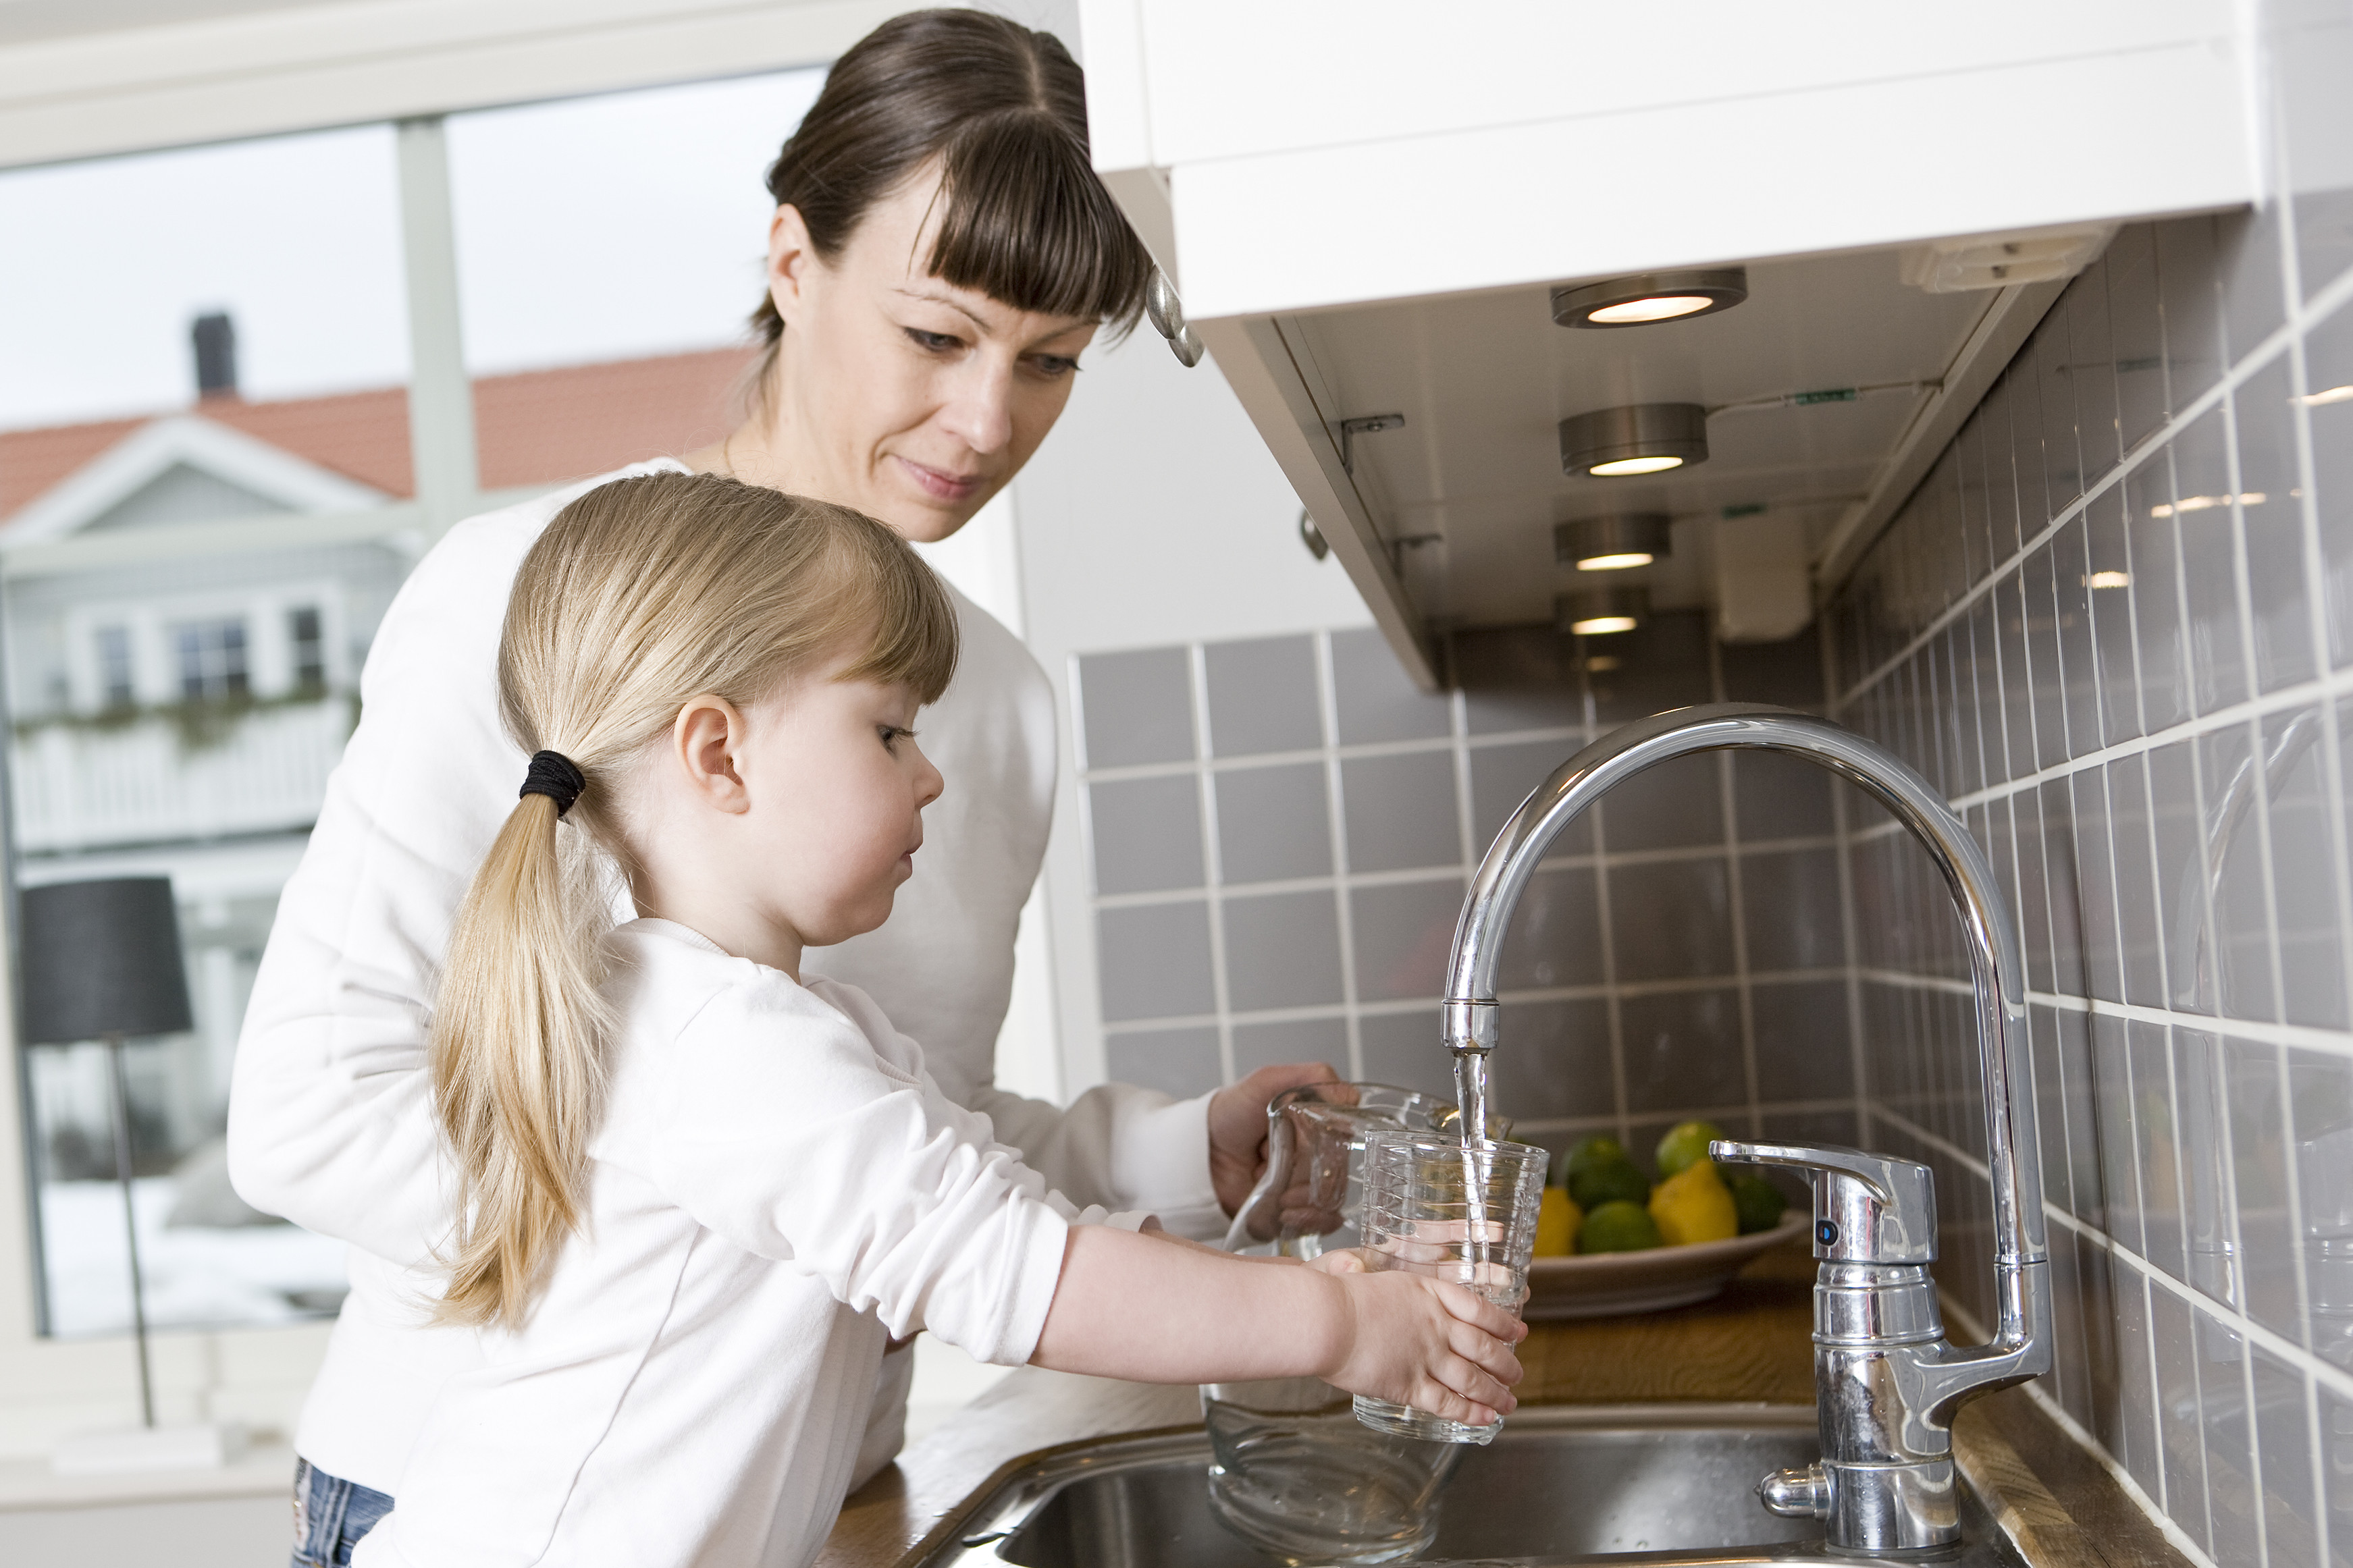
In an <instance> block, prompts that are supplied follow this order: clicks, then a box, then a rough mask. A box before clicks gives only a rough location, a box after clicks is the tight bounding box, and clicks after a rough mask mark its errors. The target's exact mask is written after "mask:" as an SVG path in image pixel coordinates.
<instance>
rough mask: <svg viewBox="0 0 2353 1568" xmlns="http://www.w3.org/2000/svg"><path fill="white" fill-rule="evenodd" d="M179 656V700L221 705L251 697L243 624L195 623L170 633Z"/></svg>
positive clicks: (233, 621)
mask: <svg viewBox="0 0 2353 1568" xmlns="http://www.w3.org/2000/svg"><path fill="white" fill-rule="evenodd" d="M172 641H173V644H174V648H175V650H176V652H177V653H178V656H179V668H180V699H181V700H182V701H185V702H224V701H228V700H233V699H237V698H242V697H249V696H251V695H252V694H253V685H252V681H251V679H250V678H249V676H248V671H247V668H246V662H245V622H244V621H243V620H241V619H238V618H237V617H234V616H232V617H230V618H228V619H227V620H216V621H195V622H193V623H190V624H187V625H184V626H174V628H173V629H172Z"/></svg>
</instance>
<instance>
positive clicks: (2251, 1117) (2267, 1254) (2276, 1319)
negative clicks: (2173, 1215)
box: [2223, 1039, 2304, 1340]
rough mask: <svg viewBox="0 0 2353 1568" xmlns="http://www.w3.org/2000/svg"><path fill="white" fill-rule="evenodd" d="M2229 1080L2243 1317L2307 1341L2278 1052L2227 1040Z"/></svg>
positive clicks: (2284, 1066) (2283, 1064)
mask: <svg viewBox="0 0 2353 1568" xmlns="http://www.w3.org/2000/svg"><path fill="white" fill-rule="evenodd" d="M2223 1050H2224V1055H2225V1058H2226V1065H2227V1070H2228V1075H2229V1083H2228V1089H2229V1094H2230V1120H2231V1154H2232V1178H2233V1179H2232V1196H2233V1197H2234V1198H2235V1199H2236V1200H2237V1205H2238V1214H2237V1216H2236V1218H2237V1224H2238V1237H2239V1257H2240V1264H2241V1268H2242V1271H2243V1273H2244V1276H2245V1282H2246V1300H2245V1306H2246V1310H2247V1314H2248V1315H2249V1316H2250V1317H2252V1318H2253V1319H2254V1320H2255V1321H2257V1322H2259V1323H2263V1324H2265V1325H2266V1326H2268V1327H2270V1328H2273V1329H2276V1330H2278V1331H2280V1332H2281V1333H2283V1334H2284V1335H2286V1336H2287V1337H2288V1338H2289V1339H2291V1340H2301V1339H2303V1338H2304V1300H2303V1298H2302V1296H2301V1294H2300V1293H2299V1292H2298V1291H2297V1289H2296V1266H2297V1264H2298V1263H2299V1262H2300V1261H2301V1260H2300V1259H2299V1258H2297V1257H2296V1251H2297V1242H2296V1237H2295V1231H2294V1229H2293V1228H2292V1227H2291V1226H2290V1225H2289V1222H2288V1175H2287V1162H2288V1152H2287V1141H2288V1123H2287V1104H2286V1100H2284V1096H2283V1093H2282V1084H2283V1082H2284V1079H2285V1078H2286V1076H2287V1064H2286V1062H2285V1060H2284V1052H2283V1051H2282V1050H2281V1048H2280V1047H2277V1046H2263V1045H2255V1044H2253V1043H2251V1042H2249V1041H2246V1040H2235V1039H2234V1040H2229V1041H2226V1042H2224V1046H2223Z"/></svg>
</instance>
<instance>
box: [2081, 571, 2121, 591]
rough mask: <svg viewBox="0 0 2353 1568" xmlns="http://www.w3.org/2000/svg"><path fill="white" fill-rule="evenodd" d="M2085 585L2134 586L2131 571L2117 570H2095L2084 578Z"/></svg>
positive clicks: (2095, 586) (2102, 586)
mask: <svg viewBox="0 0 2353 1568" xmlns="http://www.w3.org/2000/svg"><path fill="white" fill-rule="evenodd" d="M2131 586H2132V574H2131V573H2129V572H2117V571H2113V570H2111V571H2106V572H2094V573H2093V574H2091V575H2090V576H2088V577H2086V578H2084V587H2086V588H2129V587H2131Z"/></svg>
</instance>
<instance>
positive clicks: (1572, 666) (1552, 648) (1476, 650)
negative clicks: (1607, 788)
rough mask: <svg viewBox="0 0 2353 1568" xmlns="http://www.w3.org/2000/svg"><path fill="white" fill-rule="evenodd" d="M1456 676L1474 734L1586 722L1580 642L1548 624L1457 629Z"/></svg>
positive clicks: (1550, 727) (1545, 728)
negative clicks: (1467, 629)
mask: <svg viewBox="0 0 2353 1568" xmlns="http://www.w3.org/2000/svg"><path fill="white" fill-rule="evenodd" d="M1452 644H1453V650H1454V657H1453V664H1454V679H1455V680H1456V682H1457V683H1458V684H1459V685H1460V686H1461V688H1462V716H1463V722H1464V724H1465V725H1466V726H1467V728H1468V729H1469V731H1470V732H1471V733H1472V734H1473V735H1492V734H1495V733H1497V732H1499V731H1508V730H1556V729H1563V728H1575V727H1578V726H1582V725H1583V724H1584V722H1585V678H1584V671H1583V670H1582V669H1581V668H1579V666H1578V663H1577V640H1576V639H1575V638H1572V637H1563V636H1562V635H1561V634H1560V633H1559V632H1558V631H1556V630H1555V629H1554V628H1553V627H1551V626H1509V627H1504V628H1501V629H1495V630H1478V631H1464V632H1457V633H1455V634H1454V636H1453V638H1452Z"/></svg>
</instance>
